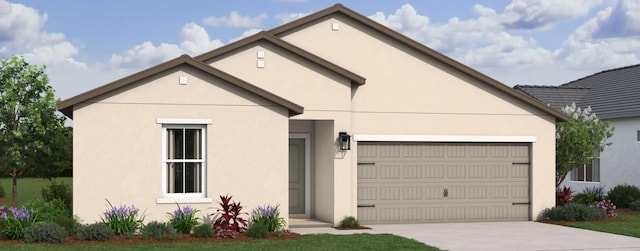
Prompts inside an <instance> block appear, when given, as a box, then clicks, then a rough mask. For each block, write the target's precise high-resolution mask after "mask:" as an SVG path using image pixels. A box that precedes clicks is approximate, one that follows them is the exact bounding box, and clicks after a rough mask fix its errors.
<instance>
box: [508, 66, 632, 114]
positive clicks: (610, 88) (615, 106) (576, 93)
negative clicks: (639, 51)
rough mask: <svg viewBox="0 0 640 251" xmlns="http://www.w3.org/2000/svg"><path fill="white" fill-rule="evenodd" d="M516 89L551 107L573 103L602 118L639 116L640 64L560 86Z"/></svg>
mask: <svg viewBox="0 0 640 251" xmlns="http://www.w3.org/2000/svg"><path fill="white" fill-rule="evenodd" d="M515 88H519V89H520V90H523V91H525V92H526V93H528V94H529V95H532V96H533V97H535V98H537V99H539V100H541V101H543V102H545V103H549V104H551V105H552V106H557V107H562V106H564V105H570V104H571V103H573V102H575V103H576V105H577V106H578V107H587V106H591V109H592V111H593V113H595V114H596V115H598V117H600V118H603V119H611V118H625V117H637V116H640V98H638V97H640V64H637V65H631V66H626V67H621V68H615V69H611V70H606V71H601V72H598V73H595V74H592V75H589V76H586V77H583V78H580V79H577V80H574V81H571V82H569V83H566V84H563V85H561V86H547V87H539V86H516V87H515ZM536 89H537V90H536ZM540 89H546V91H540ZM552 92H557V93H556V94H551V93H552ZM561 100H562V102H564V104H562V102H560V101H561ZM554 104H555V105H554Z"/></svg>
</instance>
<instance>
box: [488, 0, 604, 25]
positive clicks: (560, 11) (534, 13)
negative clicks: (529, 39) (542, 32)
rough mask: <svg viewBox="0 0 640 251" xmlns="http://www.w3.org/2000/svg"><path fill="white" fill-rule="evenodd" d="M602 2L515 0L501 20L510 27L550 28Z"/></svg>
mask: <svg viewBox="0 0 640 251" xmlns="http://www.w3.org/2000/svg"><path fill="white" fill-rule="evenodd" d="M600 4H602V0H580V1H567V0H513V2H511V3H510V4H509V5H507V6H506V7H505V8H504V12H503V13H501V14H500V16H501V17H500V22H501V23H502V24H504V25H505V26H506V27H508V28H514V29H536V28H550V26H551V25H552V24H554V23H555V22H558V21H560V20H564V19H568V18H576V17H580V16H584V15H586V14H587V13H589V11H590V10H591V9H592V8H594V7H595V6H598V5H600Z"/></svg>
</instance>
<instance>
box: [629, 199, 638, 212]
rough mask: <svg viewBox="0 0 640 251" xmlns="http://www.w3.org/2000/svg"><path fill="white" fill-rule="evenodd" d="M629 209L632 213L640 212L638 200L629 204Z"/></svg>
mask: <svg viewBox="0 0 640 251" xmlns="http://www.w3.org/2000/svg"><path fill="white" fill-rule="evenodd" d="M629 209H631V210H633V211H640V199H638V200H634V201H632V202H631V203H629Z"/></svg>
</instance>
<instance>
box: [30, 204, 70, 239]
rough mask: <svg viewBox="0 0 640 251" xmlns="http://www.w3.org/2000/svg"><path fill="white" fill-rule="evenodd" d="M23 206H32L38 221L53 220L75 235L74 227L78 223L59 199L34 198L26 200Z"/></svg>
mask: <svg viewBox="0 0 640 251" xmlns="http://www.w3.org/2000/svg"><path fill="white" fill-rule="evenodd" d="M25 206H27V207H28V208H33V210H34V213H35V215H36V218H37V219H38V221H41V222H55V223H57V224H58V225H60V226H62V227H64V229H66V230H67V232H68V233H69V234H70V235H75V234H76V229H77V228H78V226H79V225H80V223H78V220H77V219H76V218H75V217H73V215H71V212H70V211H69V210H68V209H67V208H66V205H65V204H64V202H63V201H62V200H60V199H53V200H50V201H47V202H45V201H42V200H34V201H29V202H27V203H26V204H25Z"/></svg>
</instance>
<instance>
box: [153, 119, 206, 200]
mask: <svg viewBox="0 0 640 251" xmlns="http://www.w3.org/2000/svg"><path fill="white" fill-rule="evenodd" d="M163 138H164V154H163V157H164V160H163V166H164V167H163V173H164V175H163V176H164V177H165V179H166V180H165V181H164V182H163V186H164V194H165V196H166V197H194V198H195V197H204V191H205V187H204V185H205V180H204V179H205V171H206V169H205V167H206V158H205V152H206V151H205V145H206V144H205V139H206V137H205V126H204V125H175V126H174V125H165V126H164V137H163Z"/></svg>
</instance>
